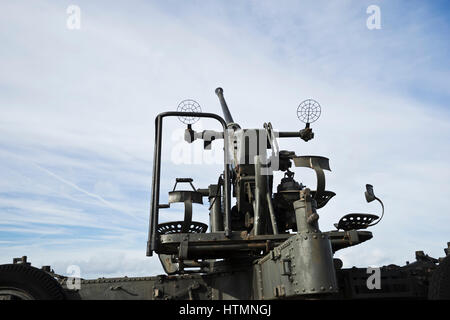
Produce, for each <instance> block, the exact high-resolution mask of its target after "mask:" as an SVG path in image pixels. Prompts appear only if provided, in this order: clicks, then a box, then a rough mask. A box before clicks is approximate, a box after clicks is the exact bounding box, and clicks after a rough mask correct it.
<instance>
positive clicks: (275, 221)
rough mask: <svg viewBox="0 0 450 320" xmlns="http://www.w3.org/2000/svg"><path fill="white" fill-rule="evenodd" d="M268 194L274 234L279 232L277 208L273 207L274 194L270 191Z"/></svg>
mask: <svg viewBox="0 0 450 320" xmlns="http://www.w3.org/2000/svg"><path fill="white" fill-rule="evenodd" d="M266 195H267V204H268V206H269V214H270V221H271V222H272V229H273V234H278V225H277V220H276V219H275V210H274V209H273V204H272V196H271V195H270V192H269V191H267V193H266Z"/></svg>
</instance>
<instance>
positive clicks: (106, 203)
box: [30, 161, 140, 220]
mask: <svg viewBox="0 0 450 320" xmlns="http://www.w3.org/2000/svg"><path fill="white" fill-rule="evenodd" d="M30 162H31V163H32V164H33V165H34V166H35V167H37V168H38V169H40V170H42V171H44V172H45V173H47V174H49V175H51V176H52V177H54V178H55V179H57V180H58V181H61V182H62V183H64V184H66V185H68V186H70V187H72V188H74V189H76V190H78V191H80V192H81V193H84V194H85V195H87V196H90V197H92V198H95V199H97V200H98V201H100V202H101V203H103V204H104V205H105V206H107V207H108V208H111V209H113V210H117V211H120V212H124V211H122V210H120V209H119V208H117V207H116V206H115V205H114V204H112V203H110V202H109V201H107V200H105V199H103V198H102V197H101V196H99V195H97V194H95V193H92V192H89V191H86V190H84V189H83V188H80V187H79V186H77V185H76V184H74V183H73V182H70V181H68V180H66V179H64V178H62V177H60V176H58V175H57V174H55V173H54V172H52V171H50V170H48V169H46V168H44V167H41V166H40V165H38V164H36V163H34V162H32V161H30ZM124 213H125V214H127V215H129V216H132V217H133V218H135V219H136V220H140V219H139V218H138V217H136V216H135V215H134V214H132V213H129V212H124Z"/></svg>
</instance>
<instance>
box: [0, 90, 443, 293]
mask: <svg viewBox="0 0 450 320" xmlns="http://www.w3.org/2000/svg"><path fill="white" fill-rule="evenodd" d="M215 93H216V94H217V96H218V98H219V101H220V104H221V106H222V111H223V114H224V118H222V117H220V116H219V115H216V114H213V113H205V112H202V111H201V108H200V105H199V104H198V103H197V102H195V101H194V100H184V101H182V102H181V103H180V104H179V106H178V110H177V111H169V112H164V113H161V114H159V115H157V117H156V119H155V149H154V161H153V179H152V191H151V208H150V222H149V232H148V242H147V256H152V255H153V254H154V253H156V254H157V255H158V257H159V259H160V261H161V264H162V266H163V269H164V271H165V272H166V273H167V274H168V276H158V277H145V278H115V279H104V278H101V279H96V280H83V279H81V289H80V288H77V289H76V290H74V289H73V286H72V285H71V283H70V281H69V279H68V278H67V277H63V276H60V275H56V274H55V273H54V272H53V271H51V268H50V267H45V268H43V270H39V269H36V268H33V267H31V266H30V265H29V263H28V262H27V261H26V257H23V258H22V259H15V260H14V263H13V264H11V265H3V266H0V298H1V297H6V298H17V299H25V298H47V297H49V294H47V295H46V294H42V292H44V291H42V292H38V293H37V294H35V293H34V292H33V291H32V290H31V289H30V288H35V287H36V286H42V285H44V284H43V283H42V281H43V279H44V280H45V279H47V280H45V281H46V283H45V285H46V286H47V287H48V286H49V284H51V289H52V294H53V295H51V296H50V298H55V299H56V298H67V299H153V300H159V299H213V300H216V299H217V300H221V299H287V298H289V299H293V298H296V299H308V298H314V299H356V298H364V299H368V298H402V299H405V298H415V299H417V298H427V297H429V298H433V299H442V298H444V299H450V292H449V290H448V288H450V283H449V281H450V280H449V279H450V257H449V254H450V252H449V249H448V248H447V249H445V254H446V257H444V258H440V259H434V258H431V257H429V256H427V255H425V254H424V253H423V252H422V251H417V252H416V262H414V263H411V264H409V263H408V264H407V265H405V266H402V267H400V266H395V265H389V266H387V267H382V268H380V272H381V274H382V275H383V276H382V278H380V279H381V280H380V281H381V282H382V283H381V287H379V288H378V287H376V286H375V287H372V288H371V287H369V286H368V277H369V276H370V274H368V273H367V270H368V269H366V268H351V269H344V268H343V263H342V261H341V260H340V259H337V258H335V257H334V254H335V253H336V252H337V251H338V250H342V249H344V248H348V247H351V246H355V245H359V244H361V243H363V242H365V241H368V240H370V239H371V238H372V232H370V231H368V230H367V229H368V228H369V227H373V226H374V225H376V224H377V223H379V222H380V221H381V219H382V218H383V215H384V204H383V202H382V201H381V200H380V199H379V198H378V197H376V196H375V193H374V191H373V186H372V185H370V184H367V185H366V191H365V198H366V201H367V202H372V201H374V200H377V201H378V202H379V203H380V205H381V207H382V213H381V217H379V216H378V215H375V214H367V213H350V214H347V215H345V216H343V217H342V218H341V219H340V221H339V222H338V223H336V224H334V226H335V228H336V229H335V230H330V231H321V229H320V228H319V210H320V209H322V208H323V207H325V206H326V205H327V204H328V202H329V201H330V200H331V199H332V198H333V197H334V196H335V195H336V194H335V193H334V192H332V191H329V190H327V188H326V179H325V171H331V169H330V164H329V159H328V158H325V157H322V156H313V155H297V154H296V153H295V152H294V151H289V150H280V149H279V145H278V139H285V138H300V139H302V140H303V141H305V142H308V141H310V140H311V139H313V138H314V133H313V131H312V128H311V123H313V122H314V121H316V120H317V119H318V118H319V117H320V115H321V107H320V105H319V103H318V102H317V101H315V100H313V99H307V100H305V101H303V102H302V103H301V104H300V105H299V106H298V109H297V116H298V118H299V120H301V121H303V122H304V123H305V124H306V125H305V128H303V129H301V130H299V131H275V130H274V129H273V127H272V124H271V123H270V122H268V123H264V125H263V128H262V129H242V128H241V127H240V126H239V124H237V123H235V122H234V120H233V117H232V116H231V113H230V110H229V108H228V105H227V103H226V101H225V98H224V94H223V89H222V88H217V89H216V90H215ZM169 117H178V118H179V119H180V121H182V122H183V123H184V124H186V125H187V128H186V130H185V137H184V138H185V141H186V143H193V142H194V141H196V140H203V142H204V149H205V150H209V149H211V144H212V143H213V141H216V140H223V145H224V148H223V149H224V156H223V170H222V172H218V178H217V180H216V181H217V183H214V182H215V181H213V182H212V184H210V185H208V186H204V188H196V186H195V184H196V183H194V180H193V179H192V178H186V177H183V178H177V179H176V181H175V185H174V187H173V189H172V190H171V191H169V195H168V203H166V204H165V203H160V192H161V152H162V146H163V139H162V138H163V135H162V132H163V131H162V130H163V122H164V120H165V119H166V118H169ZM202 118H208V119H213V120H216V121H218V122H219V123H220V125H221V127H222V130H221V131H213V130H204V131H202V132H196V131H195V130H194V129H193V126H192V125H193V124H194V123H195V122H196V121H198V120H199V119H202ZM293 166H294V167H295V168H310V169H312V170H314V172H315V175H316V181H317V182H316V185H315V187H313V188H310V187H308V186H305V185H303V183H302V182H298V181H296V179H294V177H295V172H294V171H292V170H293V169H292V167H293ZM291 169H292V170H291ZM277 171H278V172H282V173H283V178H282V179H281V181H280V182H279V183H278V184H277V185H276V192H274V187H275V181H274V180H275V179H274V172H277ZM181 185H184V186H186V185H189V187H188V188H187V189H181V190H180V186H181ZM205 202H208V205H209V224H205V223H203V222H199V221H195V219H194V217H195V215H194V211H193V204H198V205H201V204H204V203H205ZM173 203H182V204H183V205H184V216H183V217H182V218H181V217H180V219H178V220H176V221H169V222H160V220H161V219H160V218H159V216H160V211H161V210H166V209H170V206H171V204H173ZM448 246H449V247H450V243H449V244H448ZM30 270H31V271H30ZM24 272H26V273H27V277H25V278H24V277H22V276H21V275H22V274H23V273H24ZM32 275H34V276H35V278H36V281H34V280H33V279H32V278H30V277H31V276H32ZM11 278H14V279H16V280H15V281H16V282H15V283H16V284H15V285H14V286H13V287H11V286H9V287H7V288H6V289H4V288H3V287H2V283H3V282H5V283H11V282H10V280H8V279H11ZM24 279H25V280H24ZM30 279H31V280H30ZM52 279H53V280H52ZM55 279H57V280H58V282H56V280H55ZM442 279H444V280H442ZM30 281H31V282H33V281H34V282H33V285H32V286H31V285H30V283H29V282H30ZM111 282H114V286H111V285H110V283H111ZM58 283H59V284H58ZM2 288H3V289H2ZM63 289H64V290H63ZM44 293H45V292H44Z"/></svg>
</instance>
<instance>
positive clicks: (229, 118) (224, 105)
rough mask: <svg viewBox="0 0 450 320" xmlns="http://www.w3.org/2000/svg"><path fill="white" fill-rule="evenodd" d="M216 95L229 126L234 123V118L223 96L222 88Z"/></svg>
mask: <svg viewBox="0 0 450 320" xmlns="http://www.w3.org/2000/svg"><path fill="white" fill-rule="evenodd" d="M216 94H217V96H218V97H219V101H220V105H221V106H222V112H223V115H224V117H225V122H226V123H227V124H229V123H234V121H233V117H232V116H231V113H230V109H228V106H227V103H226V101H225V98H224V96H223V89H222V88H220V87H219V88H217V89H216Z"/></svg>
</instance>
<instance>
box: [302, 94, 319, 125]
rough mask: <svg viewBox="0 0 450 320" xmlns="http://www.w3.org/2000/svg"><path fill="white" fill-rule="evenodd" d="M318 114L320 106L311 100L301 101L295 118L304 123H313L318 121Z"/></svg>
mask: <svg viewBox="0 0 450 320" xmlns="http://www.w3.org/2000/svg"><path fill="white" fill-rule="evenodd" d="M320 113H321V109H320V104H319V103H318V102H317V101H316V100H313V99H307V100H305V101H303V102H302V103H300V105H299V106H298V108H297V117H298V119H299V120H300V121H302V122H304V123H313V122H314V121H316V120H317V119H319V117H320Z"/></svg>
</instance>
